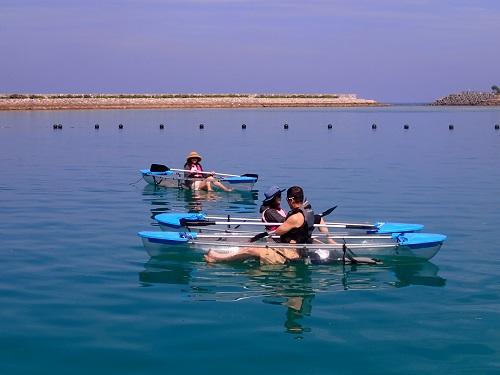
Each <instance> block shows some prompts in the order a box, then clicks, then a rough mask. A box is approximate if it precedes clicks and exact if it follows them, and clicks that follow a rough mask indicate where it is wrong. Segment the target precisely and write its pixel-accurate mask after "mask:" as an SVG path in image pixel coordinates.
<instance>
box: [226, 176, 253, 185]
mask: <svg viewBox="0 0 500 375" xmlns="http://www.w3.org/2000/svg"><path fill="white" fill-rule="evenodd" d="M221 181H223V182H227V183H229V184H252V183H253V184H254V183H256V182H257V179H256V178H255V177H246V176H241V177H225V178H222V179H221Z"/></svg>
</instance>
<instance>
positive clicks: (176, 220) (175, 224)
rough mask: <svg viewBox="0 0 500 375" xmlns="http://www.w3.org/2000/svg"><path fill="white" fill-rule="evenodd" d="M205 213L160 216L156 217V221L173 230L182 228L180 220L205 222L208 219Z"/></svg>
mask: <svg viewBox="0 0 500 375" xmlns="http://www.w3.org/2000/svg"><path fill="white" fill-rule="evenodd" d="M206 216H207V215H205V214H204V213H191V214H189V213H165V214H159V215H156V216H155V217H154V219H155V220H156V221H157V222H159V223H160V224H163V225H165V226H167V227H171V228H176V229H177V228H182V225H181V223H180V219H186V220H193V221H203V220H205V219H206Z"/></svg>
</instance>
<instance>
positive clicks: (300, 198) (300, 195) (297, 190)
mask: <svg viewBox="0 0 500 375" xmlns="http://www.w3.org/2000/svg"><path fill="white" fill-rule="evenodd" d="M286 197H287V199H288V198H293V199H294V200H295V201H296V202H299V203H302V202H304V190H302V188H301V187H300V186H292V187H291V188H288V190H287V191H286Z"/></svg>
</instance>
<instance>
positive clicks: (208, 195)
mask: <svg viewBox="0 0 500 375" xmlns="http://www.w3.org/2000/svg"><path fill="white" fill-rule="evenodd" d="M142 195H143V201H145V202H147V203H149V204H151V208H150V210H151V217H154V216H155V215H158V214H161V213H164V212H168V211H172V212H200V211H203V212H209V213H211V214H215V213H219V212H221V211H224V212H225V211H229V212H235V213H239V214H249V215H254V216H255V212H257V203H256V201H257V200H258V198H259V192H258V191H257V190H252V191H232V192H230V193H226V192H219V191H200V190H198V191H193V190H188V189H170V188H169V189H167V188H162V187H158V186H155V185H149V184H148V185H146V186H145V187H144V189H143V192H142Z"/></svg>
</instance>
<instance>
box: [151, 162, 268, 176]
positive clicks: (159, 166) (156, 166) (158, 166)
mask: <svg viewBox="0 0 500 375" xmlns="http://www.w3.org/2000/svg"><path fill="white" fill-rule="evenodd" d="M149 170H150V171H151V172H167V171H175V172H192V171H190V170H187V169H177V168H170V167H167V166H166V165H163V164H151V167H150V169H149ZM196 173H201V174H208V175H212V174H216V175H218V176H224V177H250V178H255V179H258V178H259V175H258V174H255V173H245V174H242V175H238V174H227V173H218V172H204V171H197V172H196Z"/></svg>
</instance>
